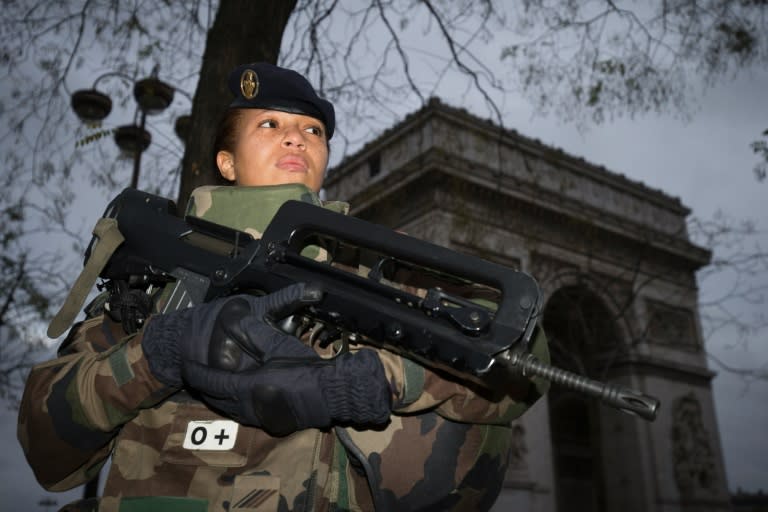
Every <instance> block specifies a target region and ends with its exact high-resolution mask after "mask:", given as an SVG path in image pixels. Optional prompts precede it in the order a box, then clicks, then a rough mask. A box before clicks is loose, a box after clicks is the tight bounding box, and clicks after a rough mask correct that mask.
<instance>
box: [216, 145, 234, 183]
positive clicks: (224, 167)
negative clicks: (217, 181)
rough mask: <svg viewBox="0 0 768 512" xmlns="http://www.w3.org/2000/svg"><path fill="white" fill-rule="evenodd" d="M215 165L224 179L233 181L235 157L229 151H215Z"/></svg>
mask: <svg viewBox="0 0 768 512" xmlns="http://www.w3.org/2000/svg"><path fill="white" fill-rule="evenodd" d="M216 166H217V167H218V168H219V172H220V173H221V176H222V177H223V178H224V179H225V180H229V181H235V157H234V155H233V154H232V153H230V152H229V151H223V150H222V151H219V152H218V153H216Z"/></svg>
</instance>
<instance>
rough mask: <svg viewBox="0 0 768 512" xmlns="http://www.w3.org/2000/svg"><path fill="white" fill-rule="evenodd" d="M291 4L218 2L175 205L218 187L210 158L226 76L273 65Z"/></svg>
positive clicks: (292, 0) (287, 0)
mask: <svg viewBox="0 0 768 512" xmlns="http://www.w3.org/2000/svg"><path fill="white" fill-rule="evenodd" d="M295 6H296V0H222V1H221V4H220V5H219V10H218V11H217V13H216V19H215V20H214V22H213V26H212V27H211V29H210V31H209V32H208V38H207V39H206V43H205V53H204V54H203V62H202V66H201V68H200V79H199V80H198V83H197V90H196V91H195V97H194V99H193V101H192V124H191V127H190V131H189V136H188V139H187V141H186V149H185V151H184V159H183V161H182V170H181V180H180V184H179V197H178V201H177V204H178V205H179V208H180V212H183V211H184V209H185V208H186V203H187V200H188V199H189V195H190V193H191V192H192V190H194V189H195V188H197V187H199V186H202V185H213V184H221V183H223V181H222V179H221V178H220V176H219V172H218V171H217V170H216V166H215V165H214V160H213V155H212V153H211V152H212V144H213V137H214V134H215V131H216V124H217V122H218V119H219V116H220V115H221V113H222V112H223V111H224V109H225V108H226V107H227V105H228V104H229V103H230V101H231V100H232V96H231V94H230V93H229V91H228V89H227V78H228V76H229V72H230V71H231V70H232V69H233V68H235V67H236V66H238V65H240V64H245V63H248V62H257V61H267V62H271V63H273V64H276V63H277V57H278V55H279V53H280V43H281V42H282V39H283V31H284V30H285V26H286V24H287V23H288V18H289V17H290V15H291V13H292V12H293V9H294V8H295Z"/></svg>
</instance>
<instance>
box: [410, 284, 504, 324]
mask: <svg viewBox="0 0 768 512" xmlns="http://www.w3.org/2000/svg"><path fill="white" fill-rule="evenodd" d="M421 306H422V308H423V309H424V310H425V311H426V313H427V314H428V315H431V316H435V317H438V318H445V319H447V320H450V321H451V322H453V323H454V324H456V325H457V326H458V327H459V328H460V329H461V330H462V331H463V332H464V333H466V334H480V333H481V332H482V331H483V330H484V329H486V328H487V327H488V324H489V323H490V322H491V315H490V313H489V311H488V310H487V309H485V308H483V307H482V306H478V305H477V304H475V303H473V302H470V301H468V300H466V299H463V298H460V297H454V296H453V295H449V294H447V293H445V292H444V291H443V290H441V289H440V288H430V289H429V290H428V291H427V295H426V297H424V300H422V303H421Z"/></svg>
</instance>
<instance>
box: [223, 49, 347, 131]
mask: <svg viewBox="0 0 768 512" xmlns="http://www.w3.org/2000/svg"><path fill="white" fill-rule="evenodd" d="M228 85H229V90H230V91H231V92H232V94H233V95H234V96H235V99H234V100H233V101H232V103H231V104H230V105H229V106H230V108H265V109H269V110H280V111H282V112H290V113H292V114H304V115H307V116H311V117H314V118H316V119H319V120H320V121H322V122H323V124H324V125H325V131H326V133H327V135H328V139H330V138H331V137H332V136H333V130H334V128H335V127H336V114H335V112H334V110H333V104H332V103H331V102H329V101H326V100H324V99H322V98H321V97H319V96H318V95H317V93H316V92H315V89H314V88H313V87H312V84H310V83H309V81H308V80H307V79H306V78H304V76H302V75H300V74H299V73H297V72H296V71H293V70H290V69H285V68H281V67H279V66H275V65H273V64H270V63H268V62H254V63H252V64H243V65H241V66H238V67H236V68H235V69H234V70H232V72H231V73H230V74H229V82H228Z"/></svg>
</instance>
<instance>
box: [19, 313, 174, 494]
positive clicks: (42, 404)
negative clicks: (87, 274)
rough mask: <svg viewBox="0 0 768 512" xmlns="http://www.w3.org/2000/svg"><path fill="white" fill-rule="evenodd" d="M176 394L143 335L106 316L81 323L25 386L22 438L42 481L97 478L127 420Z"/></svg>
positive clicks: (57, 483)
mask: <svg viewBox="0 0 768 512" xmlns="http://www.w3.org/2000/svg"><path fill="white" fill-rule="evenodd" d="M170 392H171V390H169V389H168V388H166V387H165V386H163V385H162V384H161V383H160V382H158V381H157V380H156V379H155V378H154V377H153V376H152V375H151V373H150V371H149V367H148V365H147V361H146V360H145V359H144V357H143V354H142V350H141V333H138V334H137V335H133V336H126V335H125V333H124V332H123V330H122V329H121V327H120V326H119V324H116V323H114V322H112V321H111V320H109V319H108V317H106V316H104V317H97V318H93V319H90V320H87V321H85V322H82V323H81V324H79V325H76V326H75V327H73V328H72V330H71V331H70V333H69V335H68V336H67V339H66V340H65V341H64V343H63V344H62V348H61V349H60V350H59V357H57V358H56V359H53V360H51V361H48V362H45V363H42V364H39V365H37V366H35V367H34V368H33V369H32V371H31V372H30V375H29V377H28V379H27V382H26V386H25V389H24V395H23V397H22V401H21V406H20V411H19V420H18V438H19V442H20V443H21V446H22V448H23V449H24V454H25V456H26V457H27V461H28V462H29V465H30V466H31V467H32V470H33V471H34V473H35V476H36V477H37V480H38V481H39V482H40V484H41V485H42V486H43V487H45V488H46V489H49V490H52V491H61V490H66V489H70V488H72V487H75V486H77V485H80V484H82V483H84V482H86V481H88V480H90V478H91V477H92V476H93V475H95V473H96V472H97V471H98V470H99V468H100V467H101V466H102V465H103V464H104V461H105V460H106V458H107V456H108V455H109V452H110V450H111V448H112V443H113V440H114V438H115V436H116V435H117V433H118V431H119V430H120V427H121V425H123V424H124V423H126V422H127V421H130V420H131V419H132V418H133V417H135V416H136V414H137V413H138V411H139V410H140V409H141V408H144V407H149V406H152V405H154V404H156V403H158V402H159V401H161V400H162V399H163V398H165V397H167V396H168V395H169V393H170Z"/></svg>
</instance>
